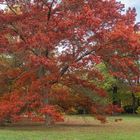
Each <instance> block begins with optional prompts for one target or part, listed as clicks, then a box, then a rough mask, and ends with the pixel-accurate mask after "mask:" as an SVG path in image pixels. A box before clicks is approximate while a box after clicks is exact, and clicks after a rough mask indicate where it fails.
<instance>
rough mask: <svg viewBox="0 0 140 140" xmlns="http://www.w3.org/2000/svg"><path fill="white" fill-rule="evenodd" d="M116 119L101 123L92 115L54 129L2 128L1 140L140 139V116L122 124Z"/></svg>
mask: <svg viewBox="0 0 140 140" xmlns="http://www.w3.org/2000/svg"><path fill="white" fill-rule="evenodd" d="M114 118H116V117H111V118H109V120H110V121H109V122H108V123H107V124H100V123H99V122H98V121H96V120H94V118H92V117H89V116H86V117H81V116H72V117H70V116H67V117H66V120H65V122H64V123H61V124H57V125H56V126H53V127H51V128H46V127H45V126H43V125H39V124H31V125H29V124H18V125H12V126H7V127H0V140H140V116H122V117H121V118H122V119H123V120H122V121H120V122H115V121H114ZM117 118H118V117H117ZM119 118H120V117H119Z"/></svg>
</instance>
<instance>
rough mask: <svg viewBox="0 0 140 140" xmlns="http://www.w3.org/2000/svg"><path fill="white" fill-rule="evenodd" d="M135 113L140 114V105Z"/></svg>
mask: <svg viewBox="0 0 140 140" xmlns="http://www.w3.org/2000/svg"><path fill="white" fill-rule="evenodd" d="M136 112H137V114H140V106H139V107H138V108H137V110H136Z"/></svg>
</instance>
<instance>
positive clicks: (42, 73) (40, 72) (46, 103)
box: [38, 66, 52, 127]
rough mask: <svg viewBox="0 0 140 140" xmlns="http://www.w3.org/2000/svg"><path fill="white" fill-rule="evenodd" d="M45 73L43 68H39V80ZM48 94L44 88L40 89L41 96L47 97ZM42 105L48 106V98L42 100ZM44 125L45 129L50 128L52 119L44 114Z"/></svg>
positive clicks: (47, 90)
mask: <svg viewBox="0 0 140 140" xmlns="http://www.w3.org/2000/svg"><path fill="white" fill-rule="evenodd" d="M45 73H46V71H45V68H44V67H43V66H40V69H39V72H38V76H39V78H40V77H42V76H44V75H45ZM48 93H49V89H46V88H45V87H43V88H42V94H43V95H45V96H46V95H47V94H48ZM43 102H44V105H48V104H49V99H48V98H46V97H45V98H44V101H43ZM45 125H46V126H47V127H50V126H51V125H52V118H51V116H50V115H48V114H45Z"/></svg>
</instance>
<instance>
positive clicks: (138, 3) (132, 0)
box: [118, 0, 140, 22]
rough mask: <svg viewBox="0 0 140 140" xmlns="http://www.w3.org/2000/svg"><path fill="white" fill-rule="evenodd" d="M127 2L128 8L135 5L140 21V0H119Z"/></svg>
mask: <svg viewBox="0 0 140 140" xmlns="http://www.w3.org/2000/svg"><path fill="white" fill-rule="evenodd" d="M118 1H121V2H122V3H123V4H125V6H126V8H128V7H135V8H136V10H137V22H139V21H140V0H118Z"/></svg>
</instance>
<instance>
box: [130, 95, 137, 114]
mask: <svg viewBox="0 0 140 140" xmlns="http://www.w3.org/2000/svg"><path fill="white" fill-rule="evenodd" d="M131 95H132V109H133V112H132V113H133V114H135V113H136V112H135V111H136V97H135V95H134V93H132V94H131Z"/></svg>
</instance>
